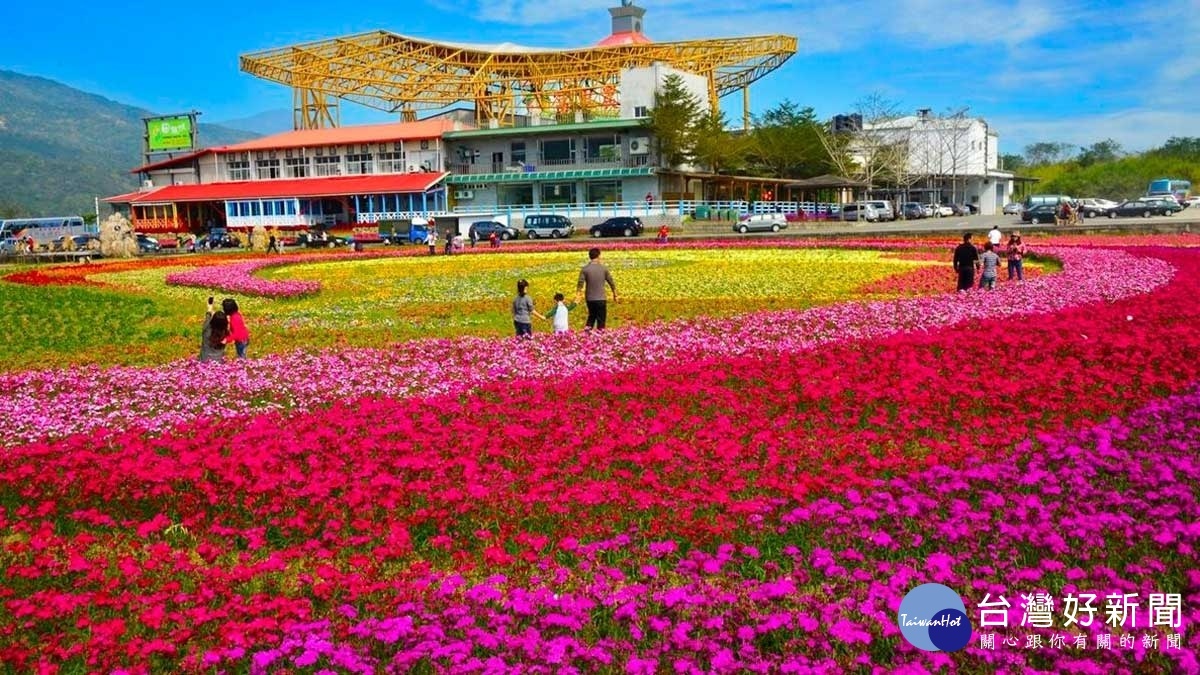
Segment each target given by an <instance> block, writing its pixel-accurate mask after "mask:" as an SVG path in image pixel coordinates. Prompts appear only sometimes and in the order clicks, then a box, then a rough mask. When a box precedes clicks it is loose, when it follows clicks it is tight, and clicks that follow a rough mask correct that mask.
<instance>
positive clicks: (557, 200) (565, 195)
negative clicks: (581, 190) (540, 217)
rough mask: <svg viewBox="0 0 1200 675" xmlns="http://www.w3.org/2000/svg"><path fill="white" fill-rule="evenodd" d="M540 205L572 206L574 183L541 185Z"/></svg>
mask: <svg viewBox="0 0 1200 675" xmlns="http://www.w3.org/2000/svg"><path fill="white" fill-rule="evenodd" d="M542 203H543V204H574V203H575V184H574V183H543V184H542Z"/></svg>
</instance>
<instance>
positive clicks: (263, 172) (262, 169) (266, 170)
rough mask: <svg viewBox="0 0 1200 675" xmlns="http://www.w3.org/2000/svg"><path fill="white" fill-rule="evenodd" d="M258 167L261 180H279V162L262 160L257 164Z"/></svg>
mask: <svg viewBox="0 0 1200 675" xmlns="http://www.w3.org/2000/svg"><path fill="white" fill-rule="evenodd" d="M256 164H257V166H258V177H259V179H260V180H261V179H267V178H279V177H280V172H279V160H277V159H260V160H258V162H256Z"/></svg>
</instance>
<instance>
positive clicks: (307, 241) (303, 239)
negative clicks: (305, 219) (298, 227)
mask: <svg viewBox="0 0 1200 675" xmlns="http://www.w3.org/2000/svg"><path fill="white" fill-rule="evenodd" d="M349 243H350V240H349V239H346V238H345V237H334V236H332V235H330V234H329V233H328V232H326V231H324V230H314V231H312V232H301V233H300V234H299V236H297V237H296V245H297V246H307V247H308V248H334V247H337V246H346V245H348V244H349Z"/></svg>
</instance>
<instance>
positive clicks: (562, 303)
mask: <svg viewBox="0 0 1200 675" xmlns="http://www.w3.org/2000/svg"><path fill="white" fill-rule="evenodd" d="M573 309H575V303H573V302H572V303H571V304H569V305H568V304H567V303H566V296H564V295H563V294H562V293H555V294H554V317H553V318H552V319H551V325H552V326H553V327H554V332H555V333H567V332H570V330H571V324H570V312H571V310H573Z"/></svg>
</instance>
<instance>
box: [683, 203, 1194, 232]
mask: <svg viewBox="0 0 1200 675" xmlns="http://www.w3.org/2000/svg"><path fill="white" fill-rule="evenodd" d="M1189 211H1193V209H1187V210H1185V211H1183V212H1181V213H1177V214H1175V215H1173V216H1156V217H1151V218H1090V219H1087V220H1085V221H1083V224H1082V225H1070V226H1058V225H1044V224H1043V225H1031V224H1030V223H1023V222H1021V218H1020V216H1006V215H999V216H959V217H949V218H924V219H921V220H897V221H895V222H891V223H866V222H864V223H843V222H837V221H834V222H819V223H792V224H790V225H789V226H788V229H787V230H785V231H784V232H783V234H789V235H803V236H823V235H848V234H851V235H852V234H866V235H880V234H925V233H939V232H953V233H960V232H977V233H980V234H982V233H984V232H987V231H988V230H990V229H992V226H993V225H999V226H1000V230H1001V231H1002V232H1004V234H1006V235H1007V234H1008V233H1009V232H1011V231H1012V230H1020V231H1021V232H1022V233H1034V232H1036V233H1039V234H1055V233H1059V234H1062V233H1067V232H1070V233H1075V234H1088V233H1097V232H1144V233H1151V232H1200V209H1194V211H1195V212H1194V213H1189ZM717 234H728V235H733V234H734V233H733V223H688V224H687V225H686V226H685V227H684V232H683V235H684V236H702V237H711V236H713V235H717ZM738 236H779V235H772V233H770V232H766V233H762V234H747V235H738Z"/></svg>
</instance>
